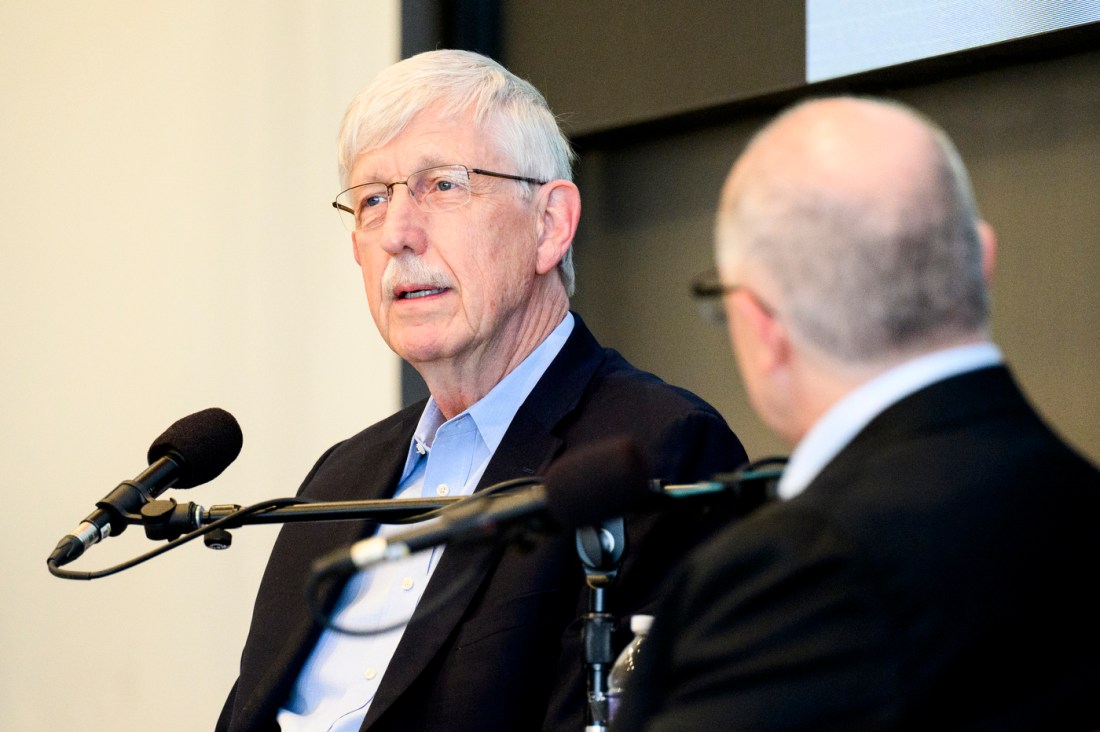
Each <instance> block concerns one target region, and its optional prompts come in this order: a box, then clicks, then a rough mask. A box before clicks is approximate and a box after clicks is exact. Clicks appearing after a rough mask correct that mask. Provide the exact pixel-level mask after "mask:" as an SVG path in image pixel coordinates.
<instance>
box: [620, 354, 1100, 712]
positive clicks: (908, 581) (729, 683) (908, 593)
mask: <svg viewBox="0 0 1100 732" xmlns="http://www.w3.org/2000/svg"><path fill="white" fill-rule="evenodd" d="M1098 578H1100V475H1098V473H1097V471H1096V469H1095V468H1094V467H1093V466H1091V465H1089V464H1088V463H1087V462H1086V461H1085V460H1083V459H1082V458H1081V457H1079V456H1077V455H1076V454H1074V453H1073V452H1072V451H1071V450H1070V449H1069V448H1068V447H1067V446H1066V445H1064V444H1063V443H1062V442H1061V441H1060V440H1059V439H1058V438H1057V437H1056V436H1055V435H1054V434H1052V433H1051V431H1050V430H1049V429H1048V428H1047V427H1046V426H1045V425H1044V424H1043V423H1042V421H1041V420H1040V418H1039V417H1038V415H1036V414H1035V412H1034V411H1033V410H1032V409H1031V408H1030V407H1029V406H1028V405H1027V403H1026V402H1025V400H1024V398H1023V395H1022V394H1021V393H1020V391H1019V389H1018V388H1017V386H1016V384H1015V383H1014V381H1013V380H1012V378H1011V376H1010V375H1009V373H1008V371H1006V370H1005V369H1003V368H991V369H983V370H980V371H976V372H973V373H969V374H963V375H960V376H957V377H954V378H951V379H947V380H944V381H942V382H940V383H937V384H934V385H932V386H929V387H927V388H925V389H923V390H922V391H919V392H918V393H916V394H914V395H911V396H910V397H908V398H906V399H904V400H902V401H901V402H899V403H897V404H895V405H894V406H892V407H891V408H889V409H888V410H886V411H885V412H884V413H883V414H881V415H879V416H878V417H877V418H876V419H874V420H873V421H872V422H871V423H870V424H869V425H868V426H867V427H866V428H865V429H864V430H863V431H862V432H861V433H860V434H859V435H858V436H857V437H856V438H855V439H854V440H853V442H852V443H851V444H850V445H849V446H847V447H846V448H845V449H844V450H843V451H842V452H841V453H840V454H839V455H838V456H837V457H836V458H835V459H834V460H833V461H832V462H831V463H830V464H829V465H827V466H826V467H825V469H824V470H823V471H822V473H821V474H820V475H819V476H818V477H817V479H815V480H814V481H813V482H812V483H811V484H810V485H809V486H808V487H807V488H806V490H805V492H804V493H803V494H801V495H800V496H798V497H796V498H794V499H792V500H790V501H788V502H786V503H780V504H772V505H769V506H766V507H764V508H762V509H760V510H759V511H758V512H756V513H754V514H753V515H752V516H750V517H748V518H746V519H745V520H743V521H740V522H738V523H737V524H736V525H735V526H732V527H730V528H728V529H726V530H724V531H723V532H721V534H720V535H719V536H718V537H717V538H716V539H715V540H713V541H711V542H709V543H708V544H707V545H706V546H705V547H702V548H701V549H700V550H699V551H697V552H696V553H695V554H694V556H693V557H692V558H691V559H690V561H689V562H688V563H687V566H686V567H685V571H684V572H683V573H682V575H681V576H680V578H679V579H678V581H677V583H676V585H675V587H674V588H673V589H672V590H671V591H670V592H669V593H668V595H667V597H668V599H669V602H667V604H664V605H662V606H661V607H660V608H659V609H658V611H657V618H656V620H655V622H654V626H653V629H652V632H651V635H650V637H649V638H648V639H647V645H646V647H645V648H644V650H643V653H642V658H641V661H640V663H639V666H640V668H639V670H638V673H637V674H636V675H635V677H634V678H633V679H632V680H631V682H630V685H628V688H627V692H626V699H625V700H624V708H623V711H622V712H621V713H620V714H619V716H618V717H617V718H616V720H615V724H614V725H613V730H617V731H619V732H622V731H626V730H639V729H643V728H644V729H646V730H650V731H657V730H660V731H667V730H696V729H708V728H709V729H722V730H781V729H782V730H796V729H797V730H815V731H820V730H880V729H890V730H896V729H913V730H963V729H965V730H1084V729H1090V730H1095V729H1100V714H1098V710H1100V621H1098V613H1097V604H1096V601H1095V600H1094V599H1093V598H1094V597H1095V593H1096V586H1097V581H1098Z"/></svg>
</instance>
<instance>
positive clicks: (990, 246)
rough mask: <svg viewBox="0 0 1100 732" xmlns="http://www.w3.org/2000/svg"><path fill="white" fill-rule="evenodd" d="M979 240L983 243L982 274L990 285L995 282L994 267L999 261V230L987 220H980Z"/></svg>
mask: <svg viewBox="0 0 1100 732" xmlns="http://www.w3.org/2000/svg"><path fill="white" fill-rule="evenodd" d="M978 240H979V241H980V242H981V245H982V276H983V277H984V278H985V283H986V284H987V285H988V284H990V283H991V282H993V267H994V265H995V264H996V263H997V232H995V231H993V227H992V226H990V225H989V224H988V223H986V222H985V221H979V222H978Z"/></svg>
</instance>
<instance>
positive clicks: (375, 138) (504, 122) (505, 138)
mask: <svg viewBox="0 0 1100 732" xmlns="http://www.w3.org/2000/svg"><path fill="white" fill-rule="evenodd" d="M434 105H439V108H440V111H441V113H443V114H461V113H462V112H464V111H465V110H467V109H472V110H473V118H474V122H475V124H477V125H479V127H481V128H483V129H484V130H486V131H489V132H491V133H492V137H493V139H495V140H496V141H497V145H498V150H499V151H500V152H501V153H502V154H503V155H504V156H505V157H506V158H507V159H508V160H510V161H511V162H512V163H513V164H514V165H515V166H516V169H515V170H511V171H501V172H508V173H514V174H516V175H522V176H525V177H529V178H537V179H539V180H554V179H565V180H572V179H573V172H572V163H573V160H574V157H575V155H574V153H573V150H572V148H571V147H570V144H569V140H568V139H567V138H566V137H565V135H564V134H563V133H562V131H561V129H560V128H559V126H558V123H557V120H556V119H555V118H554V115H553V113H551V111H550V108H549V106H548V105H547V104H546V100H545V99H544V98H543V96H542V94H540V93H539V91H538V90H537V89H535V87H534V86H532V85H531V84H530V83H528V82H527V81H525V80H523V79H521V78H519V77H518V76H516V75H515V74H513V73H512V72H510V71H508V70H507V69H505V68H504V67H503V66H501V65H500V64H498V63H497V62H495V61H493V60H492V59H489V58H486V57H484V56H481V55H480V54H476V53H472V52H470V51H459V50H452V49H447V50H439V51H428V52H425V53H421V54H418V55H416V56H412V57H411V58H408V59H405V60H404V61H401V62H399V63H396V64H394V65H392V66H390V67H388V68H386V69H384V70H383V71H382V72H381V73H380V74H379V75H378V76H376V77H375V78H374V79H373V80H372V81H371V82H370V84H369V85H368V86H367V87H366V88H365V89H364V90H363V91H362V92H360V94H359V95H358V96H357V97H356V98H355V99H354V100H352V102H351V105H350V106H349V107H348V110H347V112H346V113H345V115H344V121H343V124H342V125H341V127H340V133H339V139H338V146H339V151H338V162H339V166H340V180H341V182H342V184H343V187H345V188H347V187H348V186H351V185H354V183H353V182H352V181H350V180H349V175H350V173H351V169H352V166H353V165H354V163H355V160H356V159H357V158H358V157H359V155H360V154H362V153H363V152H364V151H367V150H372V149H375V148H378V147H382V146H383V145H385V144H386V143H388V142H389V141H390V140H392V139H393V138H394V137H396V136H397V135H398V134H400V133H401V131H402V130H403V129H405V126H406V125H408V124H409V122H410V121H411V120H412V119H413V117H415V116H416V115H417V114H418V113H419V112H422V111H423V110H424V109H426V108H427V107H429V106H434ZM523 190H525V191H526V192H527V194H528V195H529V194H530V189H527V188H526V187H524V189H523ZM558 271H559V273H560V275H561V279H562V283H563V284H564V285H565V290H566V294H568V295H572V294H573V290H574V287H575V280H576V275H575V272H574V267H573V247H572V246H570V247H569V250H568V251H567V252H566V254H565V256H564V257H562V260H561V262H559V263H558Z"/></svg>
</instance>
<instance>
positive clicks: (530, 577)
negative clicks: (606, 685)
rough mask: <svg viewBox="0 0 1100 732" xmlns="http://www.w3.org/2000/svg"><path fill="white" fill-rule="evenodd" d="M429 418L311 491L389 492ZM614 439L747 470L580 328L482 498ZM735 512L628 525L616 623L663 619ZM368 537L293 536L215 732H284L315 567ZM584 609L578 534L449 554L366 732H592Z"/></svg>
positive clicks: (707, 416) (319, 470) (669, 397)
mask: <svg viewBox="0 0 1100 732" xmlns="http://www.w3.org/2000/svg"><path fill="white" fill-rule="evenodd" d="M423 406H424V405H423V403H421V404H418V405H415V406H413V407H410V408H408V409H405V410H403V411H401V412H398V413H397V414H395V415H393V416H392V417H390V418H388V419H386V420H383V421H382V422H380V423H378V424H376V425H374V426H372V427H370V428H368V429H367V430H365V431H364V432H361V433H360V434H358V435H356V436H355V437H352V438H351V439H349V440H347V441H345V442H342V443H340V444H338V445H336V446H334V447H333V448H331V449H330V450H329V451H328V452H327V453H325V455H324V456H322V457H321V459H320V460H319V461H318V463H317V465H316V466H315V467H314V468H313V471H312V472H311V473H310V474H309V475H308V476H307V477H306V480H305V482H304V484H303V487H302V489H301V491H300V494H301V495H305V496H309V497H311V498H315V499H320V500H329V501H334V500H352V499H371V498H383V497H389V496H392V495H393V493H394V490H395V488H396V486H397V483H398V480H399V478H400V473H401V470H402V467H403V465H404V461H405V455H406V452H407V450H408V445H409V440H410V439H411V437H412V432H413V430H414V429H415V427H416V424H417V421H418V420H419V417H420V414H421V412H422V411H423ZM615 434H625V435H629V436H632V437H634V438H635V439H636V440H637V441H638V442H639V444H640V445H641V446H642V447H643V449H644V451H645V452H646V454H647V457H648V459H649V460H650V461H651V464H652V468H653V471H654V477H660V478H665V479H667V480H693V479H700V478H703V477H709V476H710V475H711V474H712V473H714V472H718V471H722V470H728V469H731V468H733V467H736V466H738V465H740V464H741V463H742V462H744V460H745V453H744V450H743V449H742V447H741V445H740V443H739V442H738V441H737V438H736V437H735V436H734V435H733V433H732V432H730V430H729V428H728V427H727V426H726V424H725V422H724V421H723V420H722V418H721V417H720V416H719V415H718V413H717V412H715V411H714V409H713V408H711V407H710V406H709V405H707V404H706V403H705V402H703V401H702V400H700V399H699V398H698V397H695V396H694V395H692V394H690V393H688V392H686V391H684V390H681V389H677V388H674V387H671V386H669V385H667V384H665V383H664V382H662V381H661V380H660V379H658V378H657V377H655V376H653V375H651V374H647V373H644V372H642V371H639V370H638V369H635V368H634V367H632V366H631V365H630V364H628V363H627V362H626V361H625V360H624V359H623V358H622V357H621V356H620V355H619V354H618V353H616V352H614V351H612V350H606V349H603V348H601V347H600V346H599V344H598V343H597V342H596V340H595V339H594V338H593V337H592V334H591V333H590V332H589V331H588V329H587V328H586V327H585V326H584V324H583V322H581V320H580V318H577V319H576V324H575V327H574V330H573V333H572V334H571V335H570V337H569V339H568V341H567V342H566V344H565V346H564V347H563V349H562V351H561V352H560V353H559V354H558V356H557V357H556V358H555V360H554V361H553V363H552V364H551V365H550V367H549V369H548V370H547V372H546V373H545V375H544V376H543V377H542V379H541V380H540V381H539V383H538V384H537V385H536V386H535V389H534V390H533V391H532V393H531V394H530V395H529V396H528V398H527V400H526V401H525V402H524V404H523V406H522V407H521V408H520V409H519V411H518V412H517V414H516V416H515V419H514V420H513V421H512V424H511V426H510V427H509V429H508V431H507V433H506V434H505V436H504V439H503V441H502V442H501V444H500V446H499V448H498V449H497V451H496V453H495V455H494V456H493V458H492V460H491V461H490V463H489V465H488V467H487V469H486V471H485V474H484V476H483V477H482V480H481V482H480V484H479V489H480V488H481V487H484V486H488V485H493V484H496V483H498V482H501V481H504V480H507V479H511V478H516V477H526V476H531V475H538V474H541V473H542V472H543V471H544V470H545V469H546V467H547V465H548V464H549V463H550V462H551V461H552V460H554V459H556V458H557V457H559V456H560V455H561V454H562V453H565V452H567V451H569V450H570V449H572V448H576V447H579V446H584V445H587V444H590V443H592V442H594V441H596V440H599V439H601V438H604V437H607V436H610V435H615ZM730 515H731V510H727V507H721V506H719V507H712V508H711V509H710V510H706V509H700V508H685V509H681V510H678V511H677V512H675V513H670V512H665V513H662V514H660V515H656V514H654V515H640V514H639V515H629V516H627V517H626V522H625V524H626V534H627V542H628V547H627V553H626V557H625V561H624V563H623V565H622V568H621V570H620V572H619V576H618V579H617V580H616V584H615V586H614V587H613V588H612V589H610V590H609V591H608V595H609V600H610V603H611V605H610V607H609V608H608V609H609V611H610V612H612V613H615V614H617V615H620V616H625V615H629V614H632V613H636V612H646V611H652V609H653V607H654V605H655V601H656V598H657V596H658V594H659V592H660V590H661V585H662V582H663V580H664V579H665V578H666V577H667V576H669V575H670V574H671V569H672V567H673V566H674V564H675V563H676V562H677V560H679V559H680V558H682V556H683V553H684V552H685V551H687V550H688V548H690V547H691V546H693V545H695V544H697V543H698V542H699V541H700V540H701V539H702V538H704V537H706V536H707V535H708V534H711V533H713V530H714V529H716V528H717V526H719V525H721V524H722V523H724V522H725V521H727V520H728V519H729V518H730ZM373 530H374V528H373V526H371V525H368V524H366V523H365V522H360V521H353V522H337V523H331V522H330V523H320V524H312V525H310V524H292V525H287V526H285V527H284V528H283V530H282V532H281V534H280V536H279V539H278V541H277V542H276V545H275V547H274V549H273V551H272V555H271V559H270V561H269V563H268V567H267V570H266V572H265V574H264V578H263V581H262V584H261V586H260V590H259V594H258V597H257V599H256V607H255V611H254V615H253V620H252V627H251V630H250V632H249V635H248V640H247V642H246V644H245V648H244V652H243V654H242V658H241V670H240V676H239V678H238V680H237V683H236V685H235V687H234V689H233V691H232V692H231V694H230V696H229V699H228V700H227V702H226V705H225V708H224V709H223V711H222V715H221V718H220V720H219V722H218V730H225V731H228V730H234V731H241V732H243V731H244V730H249V731H250V732H251V731H253V730H266V729H276V727H275V723H274V714H275V712H276V711H277V708H278V706H279V705H280V703H281V702H282V701H283V700H284V699H285V698H286V695H287V693H288V691H289V689H290V687H291V685H292V684H293V682H294V680H295V679H296V677H297V675H298V672H299V670H300V668H301V666H302V664H303V663H304V661H305V659H306V658H307V656H308V654H309V652H310V650H311V649H312V647H313V644H314V642H315V641H316V639H317V637H318V635H319V632H320V631H319V628H317V627H316V626H315V625H314V624H313V623H311V622H310V618H309V615H308V612H307V608H306V604H305V594H304V591H305V587H306V580H307V577H308V576H309V572H310V564H311V563H312V562H313V561H314V560H315V559H316V558H317V557H318V556H320V555H323V554H325V553H327V552H329V551H331V550H333V549H335V548H337V547H340V546H342V545H345V544H348V543H350V542H353V541H355V540H357V539H359V538H360V537H362V536H364V535H366V534H369V533H371V532H372V531H373ZM456 587H457V588H458V589H457V590H455V588H456ZM453 591H455V592H457V594H456V595H455V596H454V597H453V598H452V599H450V600H448V601H447V602H446V604H445V605H444V606H443V608H442V609H440V610H438V611H437V612H436V613H435V614H433V616H432V617H431V618H426V617H423V613H422V610H423V609H424V608H426V607H431V606H432V605H434V604H435V602H436V599H437V598H439V597H440V596H441V595H442V594H445V593H447V592H453ZM587 601H588V591H587V586H586V584H585V580H584V573H583V570H582V566H581V564H580V561H579V559H578V555H577V549H576V546H575V538H574V535H573V534H572V533H570V534H567V535H557V536H547V537H541V538H539V539H538V540H537V541H536V542H535V543H534V546H516V545H507V546H504V547H501V546H492V545H487V544H486V545H477V546H470V545H466V544H456V545H452V546H449V547H448V548H447V551H446V552H445V553H444V554H443V557H442V559H441V561H440V564H439V566H438V568H437V569H436V571H435V574H434V575H433V577H432V580H431V582H430V584H429V586H428V589H427V590H426V592H425V595H424V597H423V598H422V599H421V602H420V606H419V608H418V609H417V612H416V614H415V615H414V616H413V618H412V620H411V622H410V624H409V627H408V629H407V631H406V632H405V634H404V636H403V637H402V639H401V642H400V645H399V646H398V648H397V652H396V654H395V655H394V657H393V661H392V662H391V664H390V666H389V669H388V670H387V671H386V674H385V677H384V678H383V680H382V682H381V685H380V687H379V689H378V693H377V695H376V696H375V699H374V701H373V703H372V704H371V707H370V710H369V714H368V715H367V719H366V721H365V723H364V727H363V728H364V729H368V728H369V729H370V730H372V731H373V730H479V731H480V732H485V731H486V730H502V731H503V730H510V731H513V732H514V731H515V730H534V729H539V728H545V729H553V730H561V729H577V730H580V729H583V727H584V705H585V674H584V657H583V654H582V649H581V645H580V628H581V625H582V622H581V620H580V619H581V618H582V617H583V615H584V613H586V612H587V610H588V608H587ZM624 642H625V640H624Z"/></svg>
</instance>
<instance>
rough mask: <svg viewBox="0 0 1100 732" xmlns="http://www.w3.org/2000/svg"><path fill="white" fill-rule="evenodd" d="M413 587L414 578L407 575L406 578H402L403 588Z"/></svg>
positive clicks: (409, 588)
mask: <svg viewBox="0 0 1100 732" xmlns="http://www.w3.org/2000/svg"><path fill="white" fill-rule="evenodd" d="M412 587H413V578H412V577H406V578H405V579H403V580H401V589H403V590H411V589H412Z"/></svg>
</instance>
